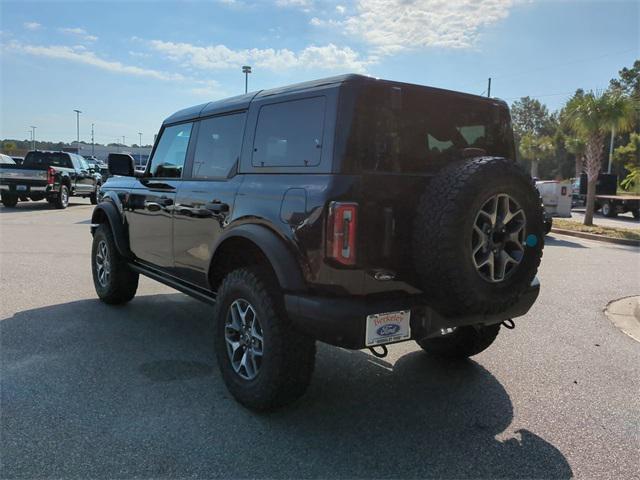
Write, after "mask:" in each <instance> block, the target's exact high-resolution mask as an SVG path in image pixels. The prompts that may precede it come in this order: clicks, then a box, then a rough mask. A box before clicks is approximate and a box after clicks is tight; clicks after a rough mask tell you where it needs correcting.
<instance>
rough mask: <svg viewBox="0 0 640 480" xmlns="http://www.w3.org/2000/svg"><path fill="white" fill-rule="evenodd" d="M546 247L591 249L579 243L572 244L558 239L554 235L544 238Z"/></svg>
mask: <svg viewBox="0 0 640 480" xmlns="http://www.w3.org/2000/svg"><path fill="white" fill-rule="evenodd" d="M544 244H545V246H554V247H569V248H589V247H588V246H587V245H584V244H582V243H578V242H572V241H569V240H565V239H564V238H556V237H555V236H554V235H553V233H550V234H549V235H547V236H546V237H545V238H544Z"/></svg>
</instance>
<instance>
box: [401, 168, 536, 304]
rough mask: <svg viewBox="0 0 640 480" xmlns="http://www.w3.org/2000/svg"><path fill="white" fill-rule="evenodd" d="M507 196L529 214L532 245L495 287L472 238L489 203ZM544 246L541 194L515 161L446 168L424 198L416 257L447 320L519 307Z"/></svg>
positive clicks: (419, 211)
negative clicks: (476, 254) (475, 256)
mask: <svg viewBox="0 0 640 480" xmlns="http://www.w3.org/2000/svg"><path fill="white" fill-rule="evenodd" d="M497 194H507V195H509V196H510V197H512V198H513V199H515V200H516V201H517V203H518V205H519V206H520V208H521V209H522V210H523V211H524V214H525V217H526V222H525V225H526V226H525V235H526V244H525V246H524V253H523V256H522V259H521V261H520V263H519V264H518V265H517V266H515V267H514V268H513V269H512V270H513V271H512V272H511V274H510V275H509V276H508V277H505V278H504V280H502V281H500V282H497V283H492V282H489V281H487V280H486V279H484V278H483V277H482V276H481V275H480V273H479V272H478V270H477V269H476V267H475V265H474V262H473V257H472V238H473V237H472V236H473V226H474V222H475V221H476V215H477V214H478V212H479V210H480V209H481V208H482V206H483V205H484V204H485V202H487V200H488V199H490V198H492V196H494V195H497ZM543 246H544V219H543V210H542V202H541V200H540V195H539V193H538V191H537V190H536V189H535V187H534V185H533V181H532V179H531V177H530V176H529V175H528V174H526V173H525V172H524V171H523V170H522V169H521V168H520V167H519V166H518V165H517V164H516V163H515V162H513V161H511V160H508V159H505V158H501V157H478V158H474V159H471V160H466V161H460V162H456V163H453V164H451V165H449V166H447V167H445V168H444V169H443V170H442V171H441V172H440V174H438V175H436V176H435V177H433V178H432V179H431V180H430V181H429V183H428V185H427V187H426V190H425V192H424V194H423V195H422V197H421V199H420V201H419V204H418V208H417V212H416V218H415V223H414V229H413V258H414V262H415V265H416V270H417V272H418V274H419V277H420V280H421V284H422V287H423V291H424V292H425V294H426V295H427V296H428V297H429V299H430V301H431V302H432V305H433V306H434V308H436V310H438V311H439V312H440V313H441V314H443V315H445V316H456V315H460V314H472V313H478V314H484V313H499V312H502V311H505V310H506V309H507V308H509V307H510V306H512V305H513V304H515V303H516V302H517V301H518V300H519V298H520V296H521V295H522V294H523V293H524V292H525V291H526V290H527V289H528V288H529V286H530V284H531V282H532V280H533V279H534V277H535V275H536V273H537V270H538V266H539V264H540V258H541V257H542V249H543Z"/></svg>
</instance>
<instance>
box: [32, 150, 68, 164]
mask: <svg viewBox="0 0 640 480" xmlns="http://www.w3.org/2000/svg"><path fill="white" fill-rule="evenodd" d="M23 165H24V167H26V168H28V167H33V168H39V167H40V168H45V167H68V168H71V161H70V160H69V155H67V154H65V153H58V152H29V153H27V156H26V157H25V159H24V162H23Z"/></svg>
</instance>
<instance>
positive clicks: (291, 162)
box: [252, 97, 325, 167]
mask: <svg viewBox="0 0 640 480" xmlns="http://www.w3.org/2000/svg"><path fill="white" fill-rule="evenodd" d="M324 112H325V97H313V98H305V99H302V100H292V101H288V102H282V103H274V104H271V105H263V106H262V107H261V108H260V113H259V115H258V123H257V126H256V135H255V140H254V143H253V158H252V164H253V165H254V166H256V167H311V166H315V165H318V164H320V157H321V154H322V135H323V131H324Z"/></svg>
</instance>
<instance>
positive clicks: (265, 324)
mask: <svg viewBox="0 0 640 480" xmlns="http://www.w3.org/2000/svg"><path fill="white" fill-rule="evenodd" d="M514 158H515V150H514V140H513V132H512V129H511V123H510V118H509V110H508V107H507V105H506V103H505V102H503V101H500V100H496V99H489V98H485V97H479V96H475V95H467V94H463V93H457V92H452V91H447V90H440V89H435V88H429V87H424V86H418V85H410V84H405V83H398V82H391V81H385V80H377V79H372V78H369V77H364V76H359V75H346V76H340V77H334V78H329V79H323V80H318V81H313V82H308V83H303V84H298V85H293V86H289V87H284V88H277V89H273V90H266V91H261V92H258V93H252V94H248V95H243V96H240V97H234V98H230V99H226V100H221V101H217V102H211V103H207V104H203V105H198V106H195V107H191V108H187V109H185V110H181V111H179V112H177V113H175V114H173V115H172V116H170V117H169V118H167V119H166V120H165V121H164V123H163V125H162V128H161V130H160V133H159V135H158V139H157V141H156V143H155V146H154V148H153V151H152V154H151V158H150V160H149V162H148V165H147V168H146V170H145V172H144V173H143V174H137V173H136V171H135V165H134V161H133V159H132V157H131V156H129V155H124V154H113V155H111V156H110V159H109V169H110V171H111V174H112V175H113V176H112V177H111V178H109V180H108V181H107V182H106V183H105V184H104V185H103V186H102V189H101V200H100V203H99V204H98V205H97V207H96V208H95V210H94V212H93V216H92V220H91V223H92V226H91V231H92V234H93V246H92V257H91V268H92V272H93V280H94V285H95V289H96V292H97V295H98V297H99V298H100V299H102V300H103V301H104V302H106V303H110V304H122V303H126V302H128V301H129V300H131V299H132V298H133V297H134V296H135V294H136V290H137V287H138V278H139V275H140V274H142V275H145V276H147V277H149V278H152V279H155V280H157V281H159V282H162V283H164V284H166V285H169V286H171V287H173V288H175V289H177V290H179V291H182V292H185V293H187V294H189V295H192V296H193V297H195V298H198V299H200V300H203V301H205V302H209V303H212V304H213V312H212V313H213V315H212V318H213V319H214V322H215V334H216V337H215V342H216V343H215V351H216V355H217V357H218V362H219V366H220V370H221V374H222V378H223V379H224V382H225V383H226V386H227V387H228V389H229V390H230V391H231V393H232V394H233V395H234V397H235V398H236V399H237V400H238V401H239V402H241V403H242V404H244V405H245V406H247V407H249V408H252V409H256V410H270V409H273V408H276V407H278V406H281V405H284V404H287V403H289V402H291V401H293V400H295V399H296V398H298V397H299V396H301V395H302V394H303V393H304V391H305V389H306V388H307V385H308V384H309V381H310V378H311V374H312V371H313V366H314V361H315V360H314V358H315V341H316V340H320V341H323V342H326V343H329V344H331V345H337V346H340V347H344V348H348V349H363V348H369V349H371V351H372V352H374V353H375V354H376V355H378V356H384V355H386V353H387V347H386V345H388V344H393V343H397V342H403V341H408V340H415V341H417V342H418V344H419V345H420V347H422V348H423V349H424V350H425V351H427V352H428V353H430V354H432V355H437V356H442V357H446V358H451V357H468V356H471V355H475V354H477V353H479V352H481V351H483V350H484V349H486V348H487V347H489V346H490V345H491V344H492V343H493V341H494V340H495V338H496V336H497V335H498V332H499V330H500V326H501V324H503V323H504V324H505V325H507V326H508V327H509V328H512V327H513V323H512V321H511V320H510V319H513V318H515V317H519V316H521V315H524V314H525V313H526V312H527V311H528V310H529V308H530V307H531V306H532V304H533V303H534V301H535V299H536V297H537V296H538V292H539V283H538V281H537V279H536V272H537V268H538V265H539V262H540V258H541V254H542V248H543V243H544V227H543V213H542V207H541V203H540V197H539V195H538V193H537V191H536V190H535V187H534V186H533V182H532V179H531V177H530V176H529V175H528V174H526V173H525V172H524V171H523V170H522V169H521V168H520V167H519V166H518V165H516V163H515V161H514V160H513V159H514Z"/></svg>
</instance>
